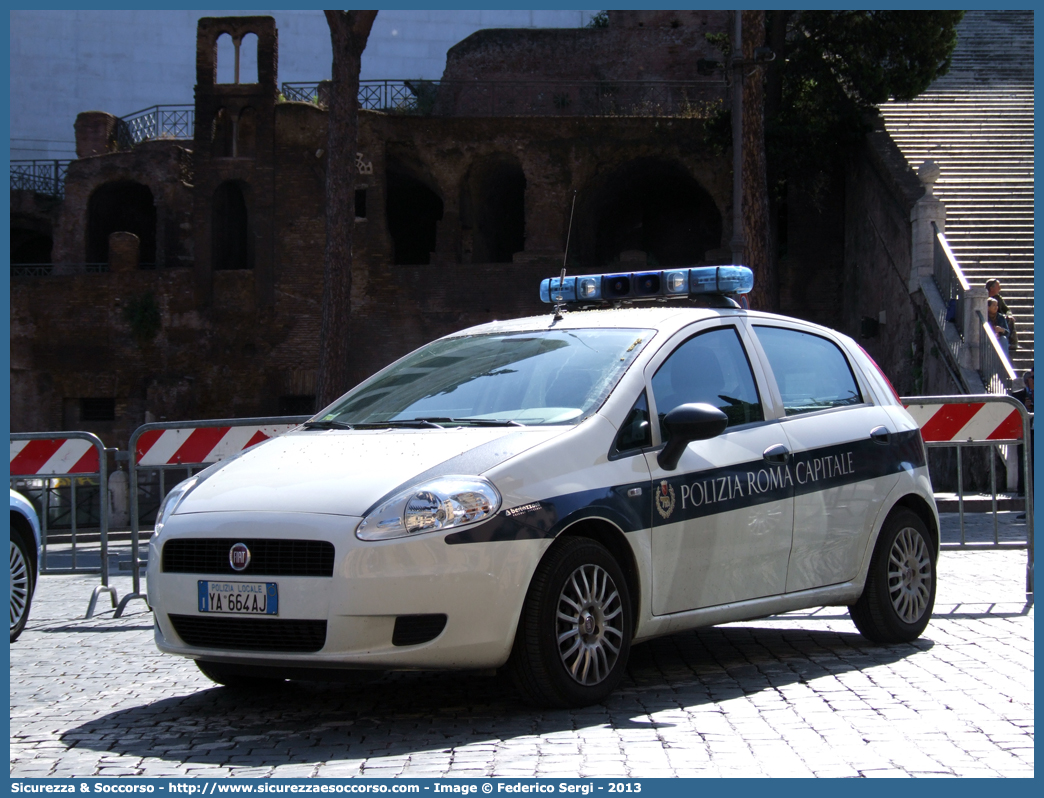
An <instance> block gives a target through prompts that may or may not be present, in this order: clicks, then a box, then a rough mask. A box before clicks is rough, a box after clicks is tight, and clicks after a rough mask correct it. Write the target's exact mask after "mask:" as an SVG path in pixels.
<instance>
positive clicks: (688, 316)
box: [446, 304, 837, 338]
mask: <svg viewBox="0 0 1044 798" xmlns="http://www.w3.org/2000/svg"><path fill="white" fill-rule="evenodd" d="M727 317H747V318H750V319H751V320H752V321H782V322H785V323H788V324H796V325H800V326H802V327H805V328H806V329H810V330H821V331H823V332H829V333H832V334H834V335H837V332H836V331H835V330H829V329H828V328H826V327H821V326H820V325H818V324H814V323H812V322H807V321H802V320H801V319H795V318H791V317H789V316H780V315H778V314H775V313H763V312H759V311H748V310H744V309H742V308H707V307H692V306H686V305H667V304H656V305H647V306H642V307H633V306H628V307H598V308H591V309H584V310H571V309H567V310H563V312H562V314H561V317H560V318H558V319H557V320H556V318H555V314H554V312H551V313H547V314H544V315H542V316H527V317H525V318H520V319H505V320H504V321H492V322H489V323H487V324H480V325H477V326H475V327H469V328H467V329H465V330H460V331H459V332H455V333H453V334H452V335H449V336H446V337H447V338H454V337H458V336H467V335H489V334H493V333H512V332H531V331H532V332H535V331H538V330H578V329H612V328H631V329H653V330H658V331H660V332H664V333H667V334H668V335H670V334H672V333H674V332H675V331H677V330H680V329H681V328H683V327H685V326H687V325H689V324H692V323H693V322H697V321H703V320H705V319H715V318H727Z"/></svg>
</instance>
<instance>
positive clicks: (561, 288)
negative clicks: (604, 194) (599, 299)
mask: <svg viewBox="0 0 1044 798" xmlns="http://www.w3.org/2000/svg"><path fill="white" fill-rule="evenodd" d="M574 211H576V189H575V188H574V189H573V205H572V207H571V208H570V209H569V229H567V230H566V245H565V252H563V253H562V273H561V274H560V275H559V277H558V301H557V302H556V303H555V318H554V320H555V321H562V311H563V310H564V308H565V302H563V301H562V300H563V299H564V297H565V275H566V258H568V257H569V237H570V236H571V235H572V234H573V212H574Z"/></svg>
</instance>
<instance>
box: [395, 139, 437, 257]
mask: <svg viewBox="0 0 1044 798" xmlns="http://www.w3.org/2000/svg"><path fill="white" fill-rule="evenodd" d="M385 180H386V194H385V196H386V198H387V199H386V201H385V207H386V213H387V218H388V233H389V234H390V235H391V239H392V250H393V253H394V254H393V261H392V262H393V263H394V264H395V265H396V266H416V265H426V264H428V263H431V253H432V252H434V251H435V240H436V237H437V234H438V225H439V222H440V221H441V220H442V211H443V203H442V196H441V193H440V192H439V191H438V187H437V184H436V183H435V181H434V180H433V179H432V178H431V177H430V175H429V174H428V173H427V170H426V169H425V168H424V167H422V166H419V165H417V164H411V163H409V162H407V161H406V160H404V159H400V158H396V157H395V156H392V155H389V156H388V162H387V167H386V170H385Z"/></svg>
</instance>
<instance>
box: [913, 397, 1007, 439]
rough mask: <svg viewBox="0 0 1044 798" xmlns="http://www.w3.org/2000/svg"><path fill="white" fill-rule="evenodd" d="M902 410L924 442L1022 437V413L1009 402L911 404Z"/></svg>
mask: <svg viewBox="0 0 1044 798" xmlns="http://www.w3.org/2000/svg"><path fill="white" fill-rule="evenodd" d="M906 409H907V411H908V412H909V413H910V415H911V416H913V417H914V420H915V421H916V422H917V425H918V426H919V427H920V428H921V438H922V439H923V440H924V442H925V443H972V442H986V441H997V442H1001V441H1018V440H1022V414H1021V413H1020V411H1019V409H1018V408H1017V407H1016V406H1014V405H1013V404H1010V403H1009V402H1004V401H1001V402H996V401H994V402H982V401H946V402H933V403H926V404H917V403H911V404H908V405H906Z"/></svg>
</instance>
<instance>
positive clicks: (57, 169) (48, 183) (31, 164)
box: [11, 160, 72, 198]
mask: <svg viewBox="0 0 1044 798" xmlns="http://www.w3.org/2000/svg"><path fill="white" fill-rule="evenodd" d="M70 163H72V161H71V160H61V161H59V160H54V161H11V190H12V191H35V192H36V193H37V194H45V195H47V196H49V197H59V198H61V197H64V196H65V173H66V172H67V171H68V170H69V164H70Z"/></svg>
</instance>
